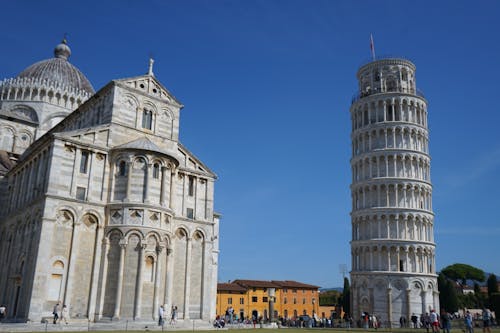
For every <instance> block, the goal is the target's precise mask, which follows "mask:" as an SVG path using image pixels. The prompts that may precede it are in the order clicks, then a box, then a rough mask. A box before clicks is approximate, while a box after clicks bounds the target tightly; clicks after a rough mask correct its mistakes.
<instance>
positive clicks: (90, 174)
mask: <svg viewBox="0 0 500 333" xmlns="http://www.w3.org/2000/svg"><path fill="white" fill-rule="evenodd" d="M94 156H95V153H94V152H90V151H89V159H88V161H87V163H88V170H87V172H88V177H89V178H88V181H87V193H85V200H89V198H91V195H90V193H91V192H90V191H91V190H92V177H93V176H94V167H93V166H94V160H95V158H94Z"/></svg>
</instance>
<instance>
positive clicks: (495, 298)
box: [490, 293, 500, 321]
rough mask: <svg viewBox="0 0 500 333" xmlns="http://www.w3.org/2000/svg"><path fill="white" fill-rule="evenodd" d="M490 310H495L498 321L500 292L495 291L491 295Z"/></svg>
mask: <svg viewBox="0 0 500 333" xmlns="http://www.w3.org/2000/svg"><path fill="white" fill-rule="evenodd" d="M490 310H491V311H494V312H495V314H496V316H497V317H496V319H497V321H498V318H499V314H500V293H493V294H491V296H490Z"/></svg>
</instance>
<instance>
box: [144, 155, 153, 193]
mask: <svg viewBox="0 0 500 333" xmlns="http://www.w3.org/2000/svg"><path fill="white" fill-rule="evenodd" d="M152 167H153V165H152V164H151V163H146V170H145V172H146V177H145V178H146V180H145V181H144V203H149V184H151V179H150V178H151V168H152Z"/></svg>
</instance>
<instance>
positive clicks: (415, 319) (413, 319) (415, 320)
mask: <svg viewBox="0 0 500 333" xmlns="http://www.w3.org/2000/svg"><path fill="white" fill-rule="evenodd" d="M411 322H412V323H413V328H418V316H417V315H416V314H415V313H412V314H411Z"/></svg>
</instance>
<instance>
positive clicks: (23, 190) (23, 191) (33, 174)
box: [1, 148, 50, 214]
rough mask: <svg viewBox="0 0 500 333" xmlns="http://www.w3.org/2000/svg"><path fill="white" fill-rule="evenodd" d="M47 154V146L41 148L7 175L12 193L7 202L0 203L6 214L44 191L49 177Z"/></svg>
mask: <svg viewBox="0 0 500 333" xmlns="http://www.w3.org/2000/svg"><path fill="white" fill-rule="evenodd" d="M49 156H50V151H49V148H46V149H43V150H41V151H40V152H39V153H38V154H37V155H36V156H34V157H33V158H31V160H29V161H27V162H25V163H23V164H22V167H20V168H19V169H18V170H16V171H15V172H14V173H13V174H12V175H11V176H10V177H9V186H10V188H11V189H12V191H13V193H12V195H10V196H9V202H8V204H7V205H2V208H1V209H2V212H3V213H6V214H8V213H10V212H12V211H13V210H15V209H17V208H20V207H22V206H23V205H25V204H26V203H28V202H30V201H32V200H33V199H34V198H36V197H37V196H38V195H40V194H42V193H43V192H44V191H45V188H46V187H47V182H48V179H49V177H48V173H49V170H50V168H48V167H47V165H48V160H49Z"/></svg>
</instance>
